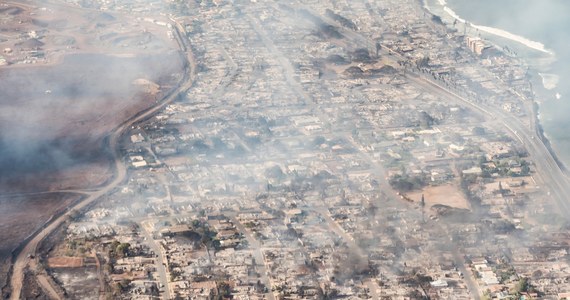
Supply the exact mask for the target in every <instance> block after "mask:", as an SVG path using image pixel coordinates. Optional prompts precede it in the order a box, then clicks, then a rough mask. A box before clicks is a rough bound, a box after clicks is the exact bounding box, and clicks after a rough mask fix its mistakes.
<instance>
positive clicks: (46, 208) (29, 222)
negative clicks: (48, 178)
mask: <svg viewBox="0 0 570 300" xmlns="http://www.w3.org/2000/svg"><path fill="white" fill-rule="evenodd" d="M77 199H79V196H77V195H70V194H46V195H36V196H14V197H1V198H0V241H2V242H1V243H0V267H1V270H2V273H0V286H4V284H5V280H6V272H7V269H8V267H9V265H10V261H9V259H10V257H11V251H12V250H13V249H14V248H15V247H17V246H18V244H19V243H20V242H21V241H23V240H24V239H25V238H26V237H27V236H29V235H30V234H32V233H33V232H34V231H35V230H37V229H38V228H39V227H40V226H41V224H43V223H45V222H46V221H47V220H48V219H49V218H50V216H52V215H53V214H54V213H55V212H57V211H58V210H60V209H63V208H64V207H66V206H68V205H69V204H70V203H72V202H73V201H75V200H77Z"/></svg>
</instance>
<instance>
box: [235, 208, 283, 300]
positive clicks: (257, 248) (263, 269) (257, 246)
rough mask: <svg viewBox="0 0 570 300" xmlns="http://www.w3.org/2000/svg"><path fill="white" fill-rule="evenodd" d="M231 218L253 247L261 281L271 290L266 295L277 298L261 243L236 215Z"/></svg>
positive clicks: (271, 298)
mask: <svg viewBox="0 0 570 300" xmlns="http://www.w3.org/2000/svg"><path fill="white" fill-rule="evenodd" d="M231 220H232V222H233V223H234V225H235V226H236V227H237V228H238V230H239V232H243V234H244V236H245V238H246V240H247V241H248V243H249V245H250V247H251V248H252V249H253V255H254V257H255V264H256V266H258V267H259V273H260V275H261V281H262V282H263V284H264V285H265V286H266V287H267V288H268V289H269V291H268V292H267V293H265V297H266V298H267V299H269V300H275V296H274V295H273V292H272V291H271V281H270V280H269V276H267V274H269V271H268V270H267V266H266V265H265V259H263V253H262V252H261V249H262V245H261V243H260V242H259V241H258V240H257V239H255V238H254V237H253V236H252V235H251V234H250V233H249V231H248V230H247V229H245V227H244V226H243V224H242V223H241V222H240V221H239V220H238V219H237V218H236V217H231Z"/></svg>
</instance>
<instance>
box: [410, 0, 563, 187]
mask: <svg viewBox="0 0 570 300" xmlns="http://www.w3.org/2000/svg"><path fill="white" fill-rule="evenodd" d="M433 1H436V2H437V4H439V5H440V6H441V7H442V10H443V12H445V13H446V14H447V15H448V17H451V18H453V19H455V20H457V21H459V22H462V23H466V24H468V25H469V26H470V27H472V28H475V29H479V30H481V31H484V32H486V33H488V34H491V35H495V36H497V37H499V38H505V39H508V40H510V41H512V42H516V43H519V44H522V45H523V46H526V47H527V48H530V49H532V50H535V51H539V52H542V53H545V54H548V55H550V56H555V53H554V52H553V51H552V50H549V49H546V48H545V46H544V44H542V43H540V42H535V41H532V40H530V39H527V38H525V37H522V36H518V35H515V34H512V33H510V32H508V31H506V30H502V29H498V28H493V27H487V26H480V25H475V24H472V23H470V22H468V21H466V20H465V19H462V18H461V17H460V16H459V15H457V13H455V11H453V10H452V9H451V8H449V7H448V6H447V2H446V0H433ZM420 2H421V4H422V7H423V8H424V9H425V10H427V12H429V13H430V14H433V15H437V16H439V17H444V16H442V15H440V14H438V13H436V12H434V11H433V10H432V7H431V6H430V3H429V0H421V1H420ZM437 4H436V5H437ZM445 25H446V27H449V23H446V24H445ZM493 45H494V46H495V48H497V49H498V50H499V51H501V53H503V54H505V55H508V54H507V53H505V52H504V50H503V49H501V48H500V47H497V45H496V44H495V43H493ZM519 59H521V60H523V61H524V62H525V63H526V64H527V65H529V69H530V70H532V72H533V73H534V74H535V75H536V76H533V77H532V78H531V79H529V82H531V83H532V84H536V83H538V84H539V86H540V88H539V90H540V89H544V90H548V91H551V90H553V89H555V88H556V85H557V83H556V84H553V85H554V87H552V88H549V87H550V86H549V85H548V84H546V81H547V80H545V78H544V76H543V75H547V76H558V75H557V74H547V73H543V72H541V70H539V69H538V68H537V67H536V66H534V64H531V63H529V61H528V58H524V57H519ZM533 81H534V82H533ZM544 93H545V92H544V91H536V92H535V95H536V94H544ZM531 113H532V118H533V123H534V131H535V134H536V135H537V137H538V138H539V139H540V141H541V142H542V144H543V145H544V146H545V148H546V149H547V151H548V152H549V153H550V155H551V156H552V158H553V159H554V161H555V162H556V165H557V166H558V167H559V168H560V170H561V171H562V173H563V174H564V175H566V176H569V177H570V172H569V171H568V168H567V167H566V164H564V162H562V160H561V159H560V157H559V155H558V154H557V153H556V150H555V146H554V145H553V143H552V142H551V141H550V140H549V139H548V137H547V135H546V132H545V130H544V127H543V124H542V123H541V120H540V102H538V101H537V100H536V97H533V99H532V112H531Z"/></svg>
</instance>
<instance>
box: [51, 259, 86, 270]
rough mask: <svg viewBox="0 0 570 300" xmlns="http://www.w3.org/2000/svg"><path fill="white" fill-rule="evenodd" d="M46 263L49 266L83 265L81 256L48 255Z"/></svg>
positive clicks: (78, 266)
mask: <svg viewBox="0 0 570 300" xmlns="http://www.w3.org/2000/svg"><path fill="white" fill-rule="evenodd" d="M47 264H48V267H50V268H80V267H83V257H69V256H60V257H49V258H48V259H47Z"/></svg>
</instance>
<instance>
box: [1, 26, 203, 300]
mask: <svg viewBox="0 0 570 300" xmlns="http://www.w3.org/2000/svg"><path fill="white" fill-rule="evenodd" d="M175 28H176V30H178V28H179V26H176V27H175ZM178 36H180V35H178ZM181 39H182V38H181ZM179 42H180V43H181V44H183V45H186V43H187V41H186V40H181V41H179ZM183 49H186V47H184V48H183ZM185 54H186V55H184V57H183V60H184V65H185V69H184V77H183V79H182V80H181V83H180V85H179V86H178V87H177V88H176V89H174V90H173V91H171V92H169V93H168V94H167V95H166V97H165V98H164V99H163V101H161V102H158V103H157V105H155V106H153V107H150V108H148V109H147V110H145V111H142V112H140V113H139V114H137V115H135V116H134V117H132V118H130V119H129V120H127V121H125V122H124V123H122V124H121V125H119V126H118V127H117V128H115V130H113V132H112V133H111V134H110V135H109V136H108V146H109V149H111V151H112V160H113V165H114V168H115V176H114V177H113V180H111V181H110V182H109V183H108V184H107V185H105V186H103V187H101V189H99V190H97V191H94V192H92V193H90V194H89V195H88V196H87V197H86V198H84V199H83V200H80V201H79V202H77V203H76V204H75V205H73V206H71V207H69V208H68V210H67V211H66V212H65V213H64V214H62V215H61V216H59V217H57V218H55V219H54V220H52V221H51V222H50V223H49V224H48V225H47V226H45V227H44V228H42V229H41V230H40V231H38V232H37V233H36V234H35V236H34V237H33V238H32V239H31V240H30V241H28V242H27V244H26V245H25V246H24V247H23V248H22V250H21V251H20V252H19V253H18V256H17V257H16V259H15V261H14V265H13V266H12V274H11V276H10V290H11V295H10V299H11V300H19V299H20V297H21V293H22V286H23V282H24V270H25V269H26V266H28V264H29V263H30V257H31V256H33V255H35V254H36V251H37V248H38V245H39V244H40V243H41V241H42V240H43V239H45V238H46V237H47V236H48V235H50V234H51V233H52V232H53V231H54V230H56V229H57V228H58V227H59V226H61V225H62V224H63V223H64V222H65V221H66V220H67V219H68V218H69V216H70V215H71V214H72V213H73V212H75V211H81V210H82V209H84V208H86V207H87V206H89V205H90V204H92V203H93V202H95V201H96V200H97V199H99V198H101V197H102V196H104V195H106V194H108V193H109V192H110V191H112V190H113V189H114V188H115V187H117V186H118V185H119V184H120V183H122V182H123V180H124V179H125V177H126V175H127V167H126V165H125V164H124V162H123V160H122V157H121V153H120V149H119V141H120V139H121V137H122V135H123V133H124V132H125V131H126V130H127V129H128V128H129V127H130V126H132V125H133V124H135V123H137V122H139V121H142V120H145V119H146V118H148V117H150V116H152V115H153V114H155V113H156V112H158V111H159V110H161V109H162V108H164V107H165V106H166V105H168V104H170V103H172V102H173V101H175V100H176V99H178V96H179V95H180V94H181V93H184V92H186V91H187V90H188V89H189V88H190V87H191V86H192V84H193V82H194V78H195V72H196V67H195V61H194V57H193V55H192V53H191V52H186V53H185ZM188 69H189V70H188ZM188 71H190V72H188Z"/></svg>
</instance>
